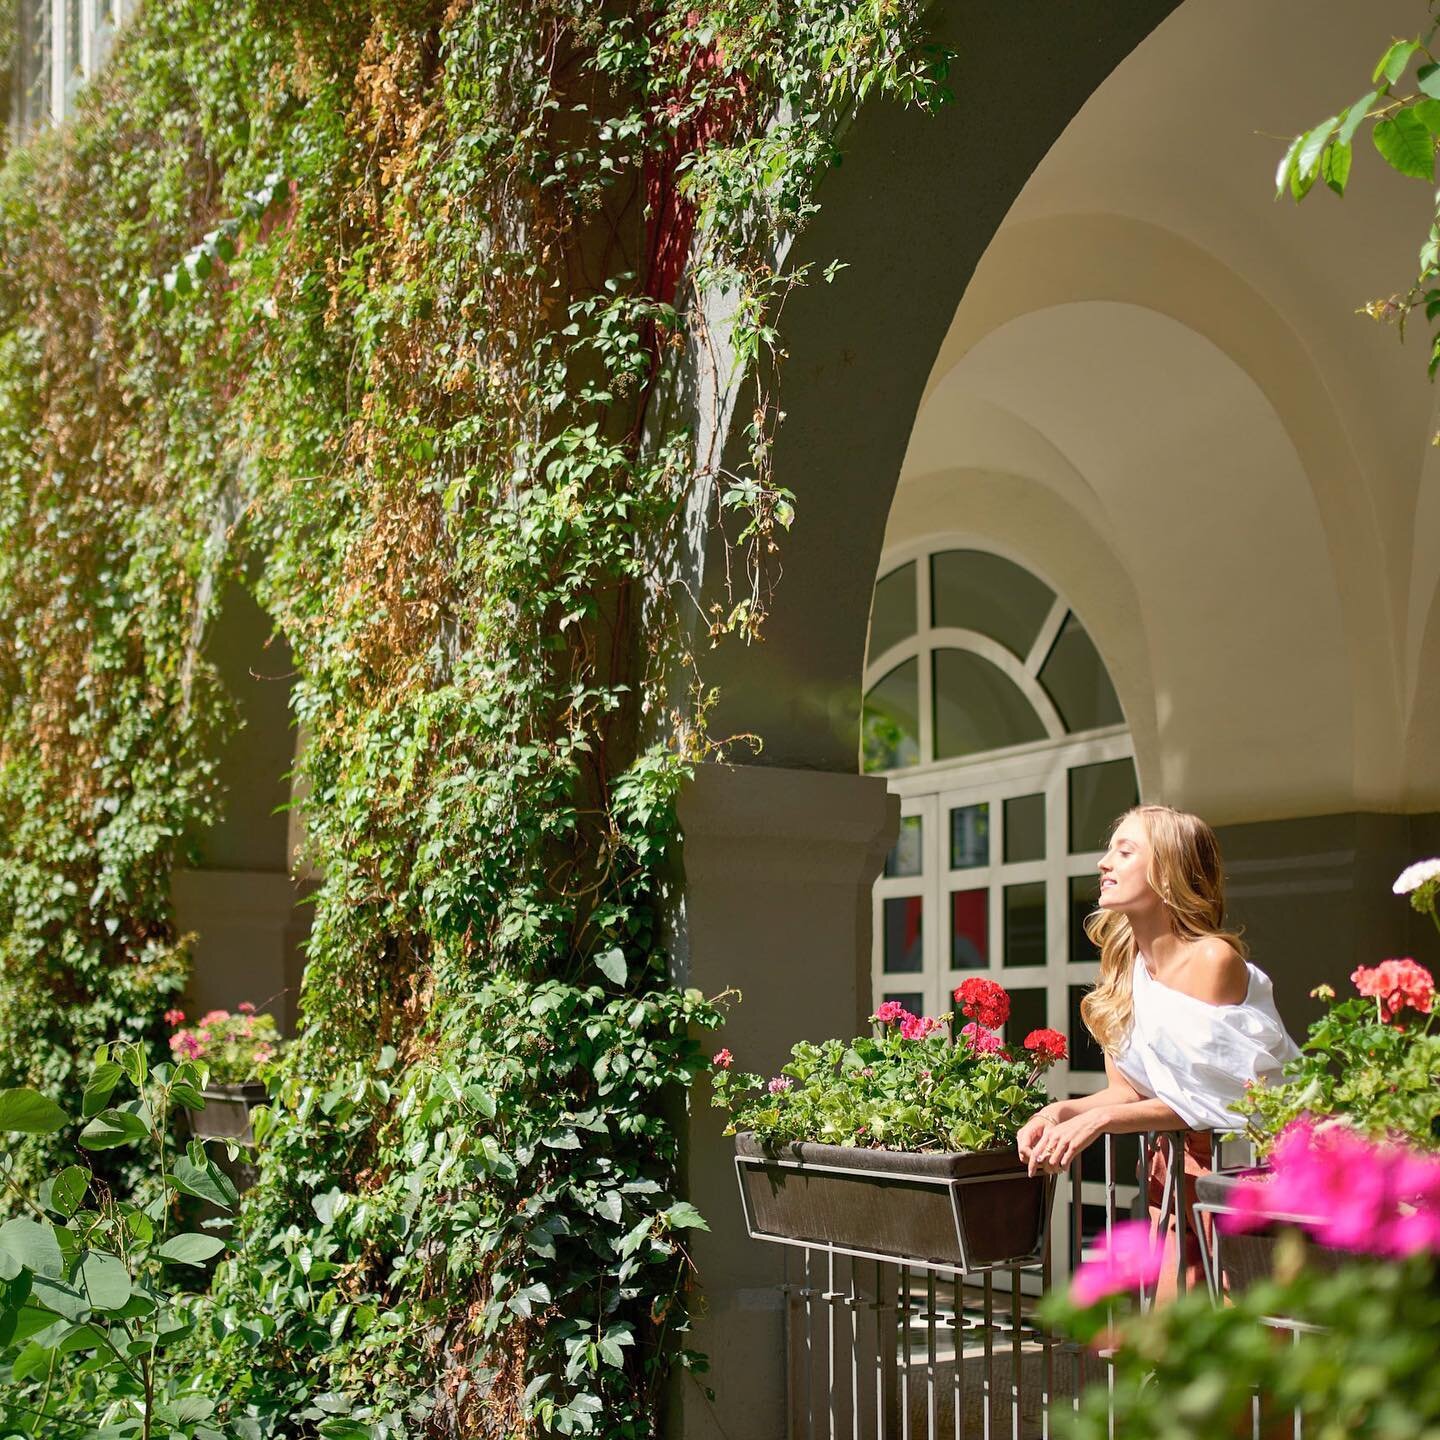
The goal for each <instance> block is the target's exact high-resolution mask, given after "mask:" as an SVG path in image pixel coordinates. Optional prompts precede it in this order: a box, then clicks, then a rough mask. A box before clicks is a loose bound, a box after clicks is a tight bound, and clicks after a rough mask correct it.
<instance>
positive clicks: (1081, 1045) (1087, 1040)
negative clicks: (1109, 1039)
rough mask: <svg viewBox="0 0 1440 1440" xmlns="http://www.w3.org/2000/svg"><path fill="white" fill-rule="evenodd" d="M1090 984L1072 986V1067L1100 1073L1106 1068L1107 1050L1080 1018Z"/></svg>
mask: <svg viewBox="0 0 1440 1440" xmlns="http://www.w3.org/2000/svg"><path fill="white" fill-rule="evenodd" d="M1089 990H1090V987H1089V986H1088V985H1072V986H1071V987H1070V1068H1071V1069H1072V1070H1084V1071H1087V1072H1095V1073H1100V1072H1103V1071H1104V1069H1105V1052H1104V1051H1103V1050H1101V1048H1100V1047H1099V1046H1098V1045H1097V1044H1096V1043H1095V1037H1094V1036H1093V1035H1091V1033H1090V1032H1089V1031H1088V1030H1087V1029H1086V1028H1085V1022H1084V1021H1083V1020H1082V1019H1081V1018H1080V1002H1081V1001H1082V1000H1083V999H1084V998H1085V996H1086V995H1087V994H1088V993H1089Z"/></svg>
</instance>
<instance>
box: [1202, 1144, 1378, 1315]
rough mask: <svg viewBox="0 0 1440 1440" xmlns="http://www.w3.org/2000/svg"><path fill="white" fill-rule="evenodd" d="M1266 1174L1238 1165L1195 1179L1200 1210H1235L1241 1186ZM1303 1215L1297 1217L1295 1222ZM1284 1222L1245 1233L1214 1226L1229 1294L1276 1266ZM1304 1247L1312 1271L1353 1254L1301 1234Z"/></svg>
mask: <svg viewBox="0 0 1440 1440" xmlns="http://www.w3.org/2000/svg"><path fill="white" fill-rule="evenodd" d="M1268 1173H1269V1167H1268V1166H1266V1165H1252V1166H1237V1167H1235V1168H1233V1169H1227V1170H1214V1171H1211V1172H1210V1173H1209V1174H1206V1175H1200V1176H1197V1177H1196V1180H1195V1198H1196V1201H1197V1202H1198V1205H1199V1208H1200V1210H1201V1211H1202V1212H1203V1213H1208V1214H1212V1215H1216V1216H1219V1215H1223V1214H1225V1213H1226V1212H1227V1211H1233V1210H1234V1209H1235V1203H1234V1202H1235V1195H1236V1192H1237V1191H1238V1190H1239V1189H1241V1187H1242V1186H1244V1185H1246V1184H1248V1183H1250V1182H1251V1181H1253V1180H1255V1179H1256V1178H1258V1177H1260V1176H1263V1175H1266V1174H1268ZM1304 1218H1305V1217H1304V1216H1296V1217H1295V1219H1296V1220H1297V1221H1299V1220H1302V1219H1304ZM1283 1228H1284V1226H1283V1224H1281V1223H1276V1224H1274V1225H1267V1226H1266V1227H1265V1228H1264V1229H1262V1230H1253V1231H1251V1232H1249V1233H1248V1234H1244V1235H1225V1234H1222V1233H1220V1231H1219V1227H1218V1225H1217V1227H1216V1234H1215V1240H1214V1243H1215V1247H1216V1254H1217V1260H1218V1264H1219V1270H1220V1274H1221V1276H1223V1278H1224V1287H1225V1289H1226V1290H1227V1291H1228V1292H1229V1293H1230V1294H1232V1295H1238V1294H1240V1293H1241V1292H1242V1291H1244V1290H1248V1289H1249V1288H1250V1287H1251V1286H1252V1285H1254V1284H1256V1283H1257V1282H1258V1281H1261V1280H1268V1279H1269V1278H1270V1276H1271V1274H1272V1273H1273V1272H1274V1268H1275V1247H1276V1245H1277V1244H1278V1243H1279V1238H1280V1231H1281V1230H1282V1229H1283ZM1301 1243H1302V1244H1303V1245H1304V1246H1305V1264H1306V1265H1307V1266H1308V1267H1309V1268H1311V1269H1314V1270H1320V1271H1325V1272H1329V1271H1332V1270H1335V1269H1337V1268H1338V1267H1339V1266H1340V1265H1342V1264H1344V1263H1345V1262H1346V1261H1347V1260H1353V1259H1354V1256H1352V1255H1349V1254H1347V1253H1346V1252H1345V1251H1344V1250H1335V1249H1332V1248H1331V1247H1330V1246H1328V1245H1318V1244H1316V1242H1315V1241H1314V1240H1312V1239H1310V1238H1309V1237H1308V1236H1303V1235H1302V1237H1301Z"/></svg>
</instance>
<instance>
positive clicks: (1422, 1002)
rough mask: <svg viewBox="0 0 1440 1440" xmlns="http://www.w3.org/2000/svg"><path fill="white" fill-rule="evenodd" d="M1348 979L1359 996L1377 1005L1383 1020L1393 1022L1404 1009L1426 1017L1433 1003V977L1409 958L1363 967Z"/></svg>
mask: <svg viewBox="0 0 1440 1440" xmlns="http://www.w3.org/2000/svg"><path fill="white" fill-rule="evenodd" d="M1350 979H1351V981H1352V983H1353V984H1354V986H1355V988H1356V989H1357V990H1358V991H1359V992H1360V993H1361V994H1362V995H1369V996H1372V997H1373V998H1374V999H1375V1000H1376V1001H1378V1002H1379V1005H1380V1018H1381V1019H1382V1020H1393V1019H1394V1018H1395V1017H1396V1016H1397V1015H1398V1014H1399V1013H1400V1012H1401V1011H1402V1010H1403V1009H1404V1008H1405V1007H1406V1006H1407V1005H1408V1006H1409V1007H1410V1008H1411V1009H1412V1010H1418V1011H1419V1012H1420V1014H1422V1015H1428V1014H1429V1013H1430V1007H1431V1005H1433V1004H1434V1001H1435V980H1434V977H1433V976H1432V975H1431V974H1430V972H1429V971H1428V970H1427V969H1426V968H1425V967H1424V966H1423V965H1418V964H1416V962H1415V961H1414V960H1411V959H1409V958H1408V957H1407V958H1405V959H1403V960H1384V961H1382V962H1381V963H1380V964H1379V965H1374V966H1370V967H1366V966H1364V965H1362V966H1360V968H1359V969H1357V970H1356V971H1355V973H1354V974H1353V975H1351V977H1350Z"/></svg>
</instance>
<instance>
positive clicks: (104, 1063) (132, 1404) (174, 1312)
mask: <svg viewBox="0 0 1440 1440" xmlns="http://www.w3.org/2000/svg"><path fill="white" fill-rule="evenodd" d="M204 1079H205V1076H204V1071H203V1069H202V1068H201V1067H198V1066H195V1065H192V1064H188V1063H186V1064H180V1065H176V1066H173V1067H172V1066H170V1065H168V1064H165V1065H157V1066H156V1067H155V1068H154V1069H153V1070H151V1069H150V1067H149V1064H148V1062H147V1060H146V1055H145V1051H144V1049H143V1047H141V1046H138V1045H126V1046H115V1047H113V1048H112V1047H103V1046H102V1047H101V1049H100V1051H99V1052H98V1054H97V1055H96V1057H95V1062H94V1065H93V1068H92V1069H91V1071H90V1076H89V1083H88V1084H87V1086H86V1094H87V1101H86V1106H85V1113H86V1115H87V1116H91V1117H92V1118H91V1119H90V1122H89V1124H88V1125H86V1126H85V1128H84V1129H83V1130H82V1131H81V1132H80V1135H79V1137H78V1143H79V1145H80V1146H81V1147H82V1148H83V1149H87V1150H91V1151H94V1150H103V1149H109V1148H111V1147H113V1146H115V1145H125V1146H130V1145H139V1146H140V1147H142V1150H143V1159H142V1160H141V1162H140V1168H141V1169H143V1171H144V1173H145V1184H144V1186H143V1187H142V1190H143V1191H144V1192H148V1195H149V1198H148V1200H147V1199H145V1198H144V1195H143V1194H137V1195H135V1196H131V1197H128V1198H127V1197H124V1196H121V1195H119V1194H117V1193H116V1192H114V1191H112V1190H111V1189H110V1187H109V1186H108V1185H107V1184H106V1183H105V1182H104V1180H103V1179H101V1178H100V1177H99V1176H97V1175H96V1174H94V1173H93V1172H92V1171H91V1169H90V1168H89V1167H88V1166H85V1165H76V1164H69V1165H66V1166H64V1167H63V1168H61V1169H59V1170H58V1171H56V1172H55V1173H54V1174H51V1175H49V1176H47V1177H46V1178H45V1180H44V1181H43V1182H42V1183H41V1184H40V1185H39V1187H38V1188H37V1189H36V1190H35V1191H34V1192H33V1193H27V1191H26V1190H25V1188H24V1187H23V1185H21V1183H20V1182H19V1181H18V1180H17V1179H16V1178H15V1174H14V1167H13V1166H7V1167H6V1168H5V1169H4V1170H0V1182H3V1184H4V1185H5V1187H6V1189H7V1190H8V1191H9V1192H10V1194H11V1196H12V1198H13V1199H14V1200H15V1201H16V1202H17V1203H18V1207H19V1208H20V1209H21V1210H22V1211H23V1213H22V1214H19V1215H16V1216H15V1217H14V1218H12V1219H10V1220H7V1221H6V1222H5V1223H4V1224H3V1225H0V1429H3V1431H4V1433H5V1435H6V1436H7V1437H14V1440H22V1437H31V1436H33V1437H36V1440H41V1437H45V1440H50V1437H52V1436H54V1435H56V1434H57V1433H58V1434H63V1433H67V1432H68V1429H69V1428H70V1427H75V1426H79V1427H81V1431H82V1433H84V1434H86V1435H95V1436H101V1437H104V1440H111V1437H114V1440H127V1437H137V1440H139V1437H149V1436H152V1435H154V1436H159V1435H164V1436H166V1437H169V1440H177V1437H179V1440H226V1437H230V1436H233V1434H234V1432H232V1431H230V1430H228V1429H226V1428H225V1427H223V1425H222V1424H221V1422H220V1421H218V1420H217V1419H215V1418H214V1417H215V1412H216V1410H217V1405H216V1402H215V1400H214V1399H213V1398H212V1397H211V1396H210V1395H207V1394H206V1393H205V1392H204V1390H203V1389H201V1388H199V1387H197V1386H196V1384H195V1383H194V1379H193V1376H192V1375H191V1374H190V1373H189V1367H188V1366H187V1365H186V1364H185V1363H184V1362H183V1361H182V1360H180V1359H178V1358H177V1357H178V1355H179V1347H180V1346H181V1344H182V1342H183V1341H184V1340H185V1339H186V1337H187V1336H188V1335H189V1333H190V1332H191V1330H192V1328H193V1326H194V1316H193V1311H194V1305H195V1301H194V1297H193V1296H191V1295H188V1294H186V1293H184V1292H183V1291H181V1290H178V1289H177V1287H176V1284H175V1280H176V1277H177V1273H178V1272H177V1270H176V1269H175V1267H177V1266H186V1267H195V1266H200V1265H203V1264H205V1262H206V1261H207V1260H209V1259H211V1258H212V1257H214V1256H215V1255H216V1254H218V1253H219V1252H220V1251H221V1250H223V1249H224V1248H225V1243H226V1242H225V1241H224V1240H223V1239H221V1238H220V1236H218V1235H216V1234H213V1233H212V1234H206V1233H202V1232H200V1231H195V1230H188V1231H187V1230H178V1229H177V1228H176V1227H177V1224H178V1223H179V1221H180V1219H181V1217H182V1215H183V1213H184V1210H183V1203H184V1202H183V1201H182V1197H184V1196H198V1197H200V1198H203V1199H205V1200H207V1201H208V1202H209V1203H210V1204H211V1205H212V1206H213V1207H215V1208H217V1209H219V1210H222V1211H223V1210H228V1209H229V1208H230V1207H231V1206H233V1205H234V1203H235V1201H236V1198H237V1197H236V1194H235V1189H234V1187H233V1186H232V1185H231V1183H230V1181H229V1180H228V1179H227V1177H226V1175H225V1173H224V1171H223V1170H221V1168H220V1167H219V1166H218V1165H217V1164H216V1163H215V1161H214V1160H212V1159H211V1158H210V1157H209V1156H208V1155H207V1154H206V1151H205V1147H204V1145H203V1144H202V1143H201V1142H200V1141H192V1142H191V1143H190V1145H189V1147H188V1148H187V1149H186V1150H184V1151H181V1152H176V1151H173V1150H172V1148H171V1146H170V1143H169V1136H168V1132H169V1128H170V1127H169V1121H170V1118H171V1116H172V1114H173V1113H174V1112H175V1111H176V1110H177V1109H178V1108H180V1107H184V1108H186V1109H189V1110H199V1109H200V1108H202V1107H203V1105H204V1103H205V1102H204V1100H203V1099H202V1098H201V1096H200V1089H201V1087H202V1085H203V1084H204ZM69 1124H70V1121H69V1118H68V1117H67V1116H66V1115H65V1113H64V1111H62V1110H61V1109H60V1108H59V1107H58V1106H56V1105H55V1104H54V1103H53V1102H52V1101H50V1100H48V1099H46V1098H45V1097H44V1096H41V1095H39V1094H37V1093H36V1092H34V1091H29V1090H19V1089H17V1090H8V1091H6V1092H4V1094H3V1095H0V1130H8V1131H10V1132H11V1133H21V1134H27V1135H36V1134H46V1135H49V1134H55V1133H57V1132H59V1131H61V1130H63V1129H64V1128H66V1127H67V1126H68V1125H69ZM226 1223H228V1222H226Z"/></svg>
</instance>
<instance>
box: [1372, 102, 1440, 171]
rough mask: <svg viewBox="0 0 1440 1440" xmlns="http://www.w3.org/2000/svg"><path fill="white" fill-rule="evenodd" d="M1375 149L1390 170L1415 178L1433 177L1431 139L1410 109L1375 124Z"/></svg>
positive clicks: (1433, 155) (1433, 166) (1433, 163)
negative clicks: (1383, 158)
mask: <svg viewBox="0 0 1440 1440" xmlns="http://www.w3.org/2000/svg"><path fill="white" fill-rule="evenodd" d="M1374 140H1375V148H1376V149H1377V150H1378V151H1379V152H1380V153H1381V155H1383V156H1384V157H1385V162H1386V164H1388V165H1389V166H1390V167H1391V169H1393V170H1398V171H1399V172H1400V173H1401V174H1402V175H1412V176H1414V178H1415V179H1417V180H1433V179H1434V178H1435V141H1434V139H1433V138H1432V136H1431V134H1430V132H1429V130H1427V129H1426V128H1425V123H1424V121H1422V120H1421V119H1420V117H1419V116H1418V115H1416V114H1415V112H1414V111H1413V110H1397V111H1396V112H1395V114H1394V115H1393V116H1391V117H1390V118H1389V119H1387V120H1380V121H1378V122H1377V123H1376V125H1375V132H1374Z"/></svg>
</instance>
